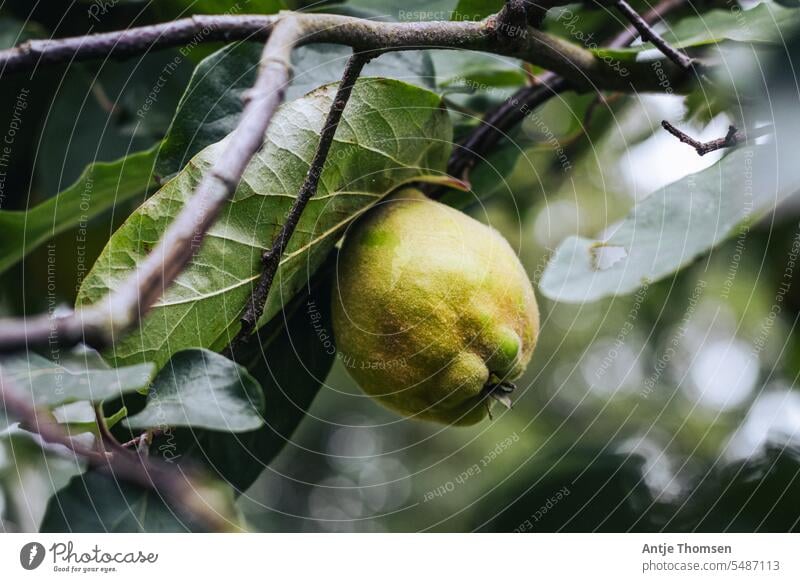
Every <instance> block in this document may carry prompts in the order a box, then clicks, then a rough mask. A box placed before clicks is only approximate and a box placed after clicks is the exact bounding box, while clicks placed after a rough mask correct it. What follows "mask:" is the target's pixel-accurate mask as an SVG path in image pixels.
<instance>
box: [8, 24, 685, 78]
mask: <svg viewBox="0 0 800 582" xmlns="http://www.w3.org/2000/svg"><path fill="white" fill-rule="evenodd" d="M498 17H499V16H498V15H495V16H490V17H488V18H487V19H485V20H483V21H480V22H471V21H448V22H382V21H374V20H367V19H362V18H355V17H351V16H340V15H336V14H320V13H310V14H303V13H285V14H280V15H277V16H261V17H259V16H250V15H243V16H204V17H199V16H198V17H194V18H191V19H185V20H176V21H174V22H169V23H163V24H157V25H152V26H146V27H140V28H131V29H128V30H125V31H120V32H112V33H104V34H98V35H90V36H86V37H74V38H64V39H54V40H34V41H29V42H27V43H25V44H23V45H21V46H19V47H16V48H12V49H8V50H5V51H0V72H4V73H11V72H21V71H26V70H33V69H35V68H36V67H38V66H40V65H52V64H58V63H70V62H74V61H85V60H92V59H97V58H100V57H106V56H109V55H110V56H112V57H116V58H124V57H129V56H132V55H135V54H141V53H145V52H148V51H151V50H155V49H162V48H167V47H176V46H181V45H184V44H186V43H204V42H212V41H219V40H225V41H234V40H253V39H257V40H260V39H263V38H266V37H267V36H269V35H270V34H272V32H273V31H274V30H275V27H276V26H277V23H278V22H280V21H282V20H285V19H290V20H293V21H295V22H296V23H297V24H298V26H299V27H300V28H301V29H302V30H303V31H304V32H305V34H304V36H303V38H302V39H298V43H299V44H312V43H334V44H343V45H347V46H350V47H352V48H353V49H354V50H356V51H357V52H362V53H363V52H369V51H394V50H416V49H420V48H442V49H465V50H475V51H482V52H489V53H495V54H500V55H505V56H511V57H516V58H520V59H523V60H525V61H527V62H530V63H532V64H535V65H538V66H541V67H543V68H545V69H548V70H552V71H555V72H557V73H559V74H560V75H562V76H563V77H565V78H567V79H568V80H570V82H571V83H572V85H573V87H575V88H576V89H579V90H583V91H590V90H600V89H605V90H621V91H631V90H634V89H635V90H638V91H646V90H658V89H659V82H661V80H662V79H660V78H659V77H658V75H656V74H655V72H654V71H653V70H652V68H651V67H650V64H649V63H635V62H633V63H628V64H626V68H627V71H628V74H627V75H621V74H620V73H619V72H618V71H615V70H614V69H613V68H612V67H611V66H609V65H608V64H607V63H605V62H604V61H603V60H602V59H598V58H596V57H595V56H594V55H593V54H592V52H591V51H589V50H587V49H585V48H584V47H581V46H578V45H575V44H573V43H571V42H568V41H566V40H564V39H563V38H560V37H557V36H553V35H550V34H547V33H545V32H542V31H540V30H536V29H534V28H527V29H522V30H521V31H520V34H515V35H509V34H507V33H508V27H507V26H506V22H505V21H504V20H498ZM523 33H524V34H523ZM667 70H668V71H672V72H674V67H667Z"/></svg>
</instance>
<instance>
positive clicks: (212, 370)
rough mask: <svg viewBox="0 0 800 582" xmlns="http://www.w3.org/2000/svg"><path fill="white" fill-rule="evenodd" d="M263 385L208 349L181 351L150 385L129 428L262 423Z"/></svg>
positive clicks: (229, 427)
mask: <svg viewBox="0 0 800 582" xmlns="http://www.w3.org/2000/svg"><path fill="white" fill-rule="evenodd" d="M263 410H264V395H263V393H262V392H261V387H260V386H259V385H258V382H256V381H255V380H254V379H253V377H252V376H250V374H248V373H247V370H245V369H244V368H243V367H242V366H240V365H238V364H236V363H235V362H232V361H230V360H229V359H228V358H226V357H225V356H221V355H219V354H216V353H214V352H209V351H208V350H186V351H183V352H178V353H177V354H175V355H174V356H172V359H170V361H169V362H168V363H167V365H166V366H164V368H163V369H162V370H161V371H160V372H159V373H158V375H157V376H156V378H155V380H153V383H152V385H151V386H150V392H149V393H148V396H147V405H146V406H145V408H144V410H142V411H141V412H140V413H138V414H136V415H134V416H132V417H130V418H129V419H127V420H126V421H124V422H123V424H125V425H126V426H128V427H129V428H154V427H160V426H165V425H166V426H188V427H192V428H197V429H208V430H215V431H216V430H221V431H226V432H243V431H246V430H254V429H257V428H260V427H262V426H263V425H264V421H263V420H262V418H261V413H262V412H263Z"/></svg>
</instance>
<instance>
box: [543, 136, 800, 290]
mask: <svg viewBox="0 0 800 582" xmlns="http://www.w3.org/2000/svg"><path fill="white" fill-rule="evenodd" d="M779 166H780V164H779V163H778V159H777V158H776V153H775V144H769V145H759V146H752V147H743V148H740V149H737V150H735V151H733V152H732V153H730V154H729V155H727V156H725V157H724V158H722V159H721V160H720V161H719V162H718V163H716V164H714V165H713V166H711V167H710V168H707V169H705V170H703V171H702V172H699V173H697V174H693V175H690V176H687V177H686V178H683V179H681V180H678V181H677V182H674V183H672V184H670V185H668V186H666V187H664V188H662V189H661V190H659V191H657V192H654V193H653V194H651V195H650V196H648V197H647V198H645V199H644V200H643V201H642V202H640V203H639V204H637V205H636V206H635V207H634V208H633V210H632V211H631V212H630V214H628V216H627V217H626V218H625V219H624V220H623V221H622V223H621V224H620V225H619V226H618V227H617V228H616V230H615V231H614V233H613V234H612V235H611V236H610V237H608V238H607V239H606V240H593V239H587V238H583V237H577V236H573V237H570V238H568V239H567V240H565V241H564V242H563V243H562V244H561V245H560V246H559V247H558V249H556V252H555V254H554V256H553V257H552V259H551V260H550V263H549V264H548V265H547V268H546V269H545V272H544V275H543V276H542V280H541V283H540V285H539V288H540V290H541V292H542V293H544V295H546V296H547V297H550V298H551V299H555V300H558V301H566V302H576V303H577V302H583V301H594V300H597V299H600V298H603V297H607V296H611V295H622V294H626V293H630V292H632V291H634V290H636V289H638V288H639V287H640V286H642V285H643V284H645V283H649V282H654V281H657V280H659V279H662V278H664V277H666V276H667V275H669V274H670V273H673V272H675V271H677V270H679V269H681V268H682V267H684V266H686V265H688V264H689V263H691V262H692V261H693V260H694V259H695V258H697V257H698V256H700V255H702V254H704V253H706V252H708V251H709V250H710V249H712V248H713V247H714V246H716V245H718V244H719V243H720V242H722V241H724V240H726V239H727V238H729V237H731V236H734V235H735V234H737V233H738V232H740V229H741V228H742V227H744V226H746V225H747V224H748V223H749V222H751V221H753V220H756V219H758V218H759V217H761V216H763V215H764V214H765V213H766V212H768V211H770V210H772V209H774V208H775V206H776V205H777V204H778V203H779V202H781V201H782V200H784V199H785V198H786V197H787V196H789V195H791V194H793V193H794V192H796V191H797V190H798V189H800V172H798V171H796V170H795V171H793V172H782V173H780V174H779V173H778V170H779ZM795 167H796V164H795ZM754 176H757V177H758V178H757V179H755V178H754ZM756 184H757V187H754V185H756Z"/></svg>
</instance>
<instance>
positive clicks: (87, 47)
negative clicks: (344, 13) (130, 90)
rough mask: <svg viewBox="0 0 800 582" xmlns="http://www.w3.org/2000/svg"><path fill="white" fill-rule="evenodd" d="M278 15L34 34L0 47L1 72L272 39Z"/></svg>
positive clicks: (205, 19)
mask: <svg viewBox="0 0 800 582" xmlns="http://www.w3.org/2000/svg"><path fill="white" fill-rule="evenodd" d="M278 18H279V17H277V16H258V15H252V16H251V15H245V16H224V15H220V16H193V17H191V18H184V19H182V20H175V21H173V22H163V23H161V24H153V25H150V26H140V27H136V28H129V29H127V30H120V31H115V32H105V33H101V34H92V35H87V36H76V37H71V38H59V39H41V40H39V39H34V40H29V41H27V42H25V43H23V44H21V45H19V46H18V47H14V48H11V49H7V50H4V51H0V73H5V74H9V73H19V72H22V71H32V70H35V69H37V68H38V67H39V66H44V65H57V64H66V63H72V62H80V61H90V60H94V59H105V58H116V59H124V58H127V57H132V56H135V55H140V54H144V53H147V52H150V51H154V50H159V49H164V48H169V47H175V46H181V45H186V44H190V43H192V44H196V43H207V42H219V41H226V42H230V41H233V40H266V38H267V37H268V36H269V33H270V31H271V30H272V27H273V25H274V24H275V22H276V21H277V20H278Z"/></svg>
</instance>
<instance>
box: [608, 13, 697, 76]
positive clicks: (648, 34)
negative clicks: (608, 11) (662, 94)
mask: <svg viewBox="0 0 800 582" xmlns="http://www.w3.org/2000/svg"><path fill="white" fill-rule="evenodd" d="M614 5H615V6H616V7H617V10H619V11H620V12H621V13H622V15H623V16H625V18H627V19H628V20H629V21H630V23H631V24H632V25H633V26H634V27H635V28H636V30H638V31H639V34H640V35H642V39H643V40H647V41H650V42H651V43H653V45H654V46H655V47H656V48H657V49H658V50H660V51H661V52H662V53H663V54H664V56H666V57H667V58H668V59H669V60H671V61H672V62H673V63H675V64H676V65H678V66H679V67H680V68H681V69H683V70H685V71H689V70H691V69H692V68H693V66H694V62H693V61H692V59H691V58H690V57H689V56H688V55H687V54H686V53H683V52H681V51H679V50H677V49H675V48H673V47H672V46H671V45H670V44H669V43H668V42H667V41H666V40H664V38H663V37H662V36H661V35H660V34H658V33H657V32H656V31H655V30H653V27H652V26H650V24H649V23H648V22H647V21H646V20H645V19H644V18H643V17H642V16H640V15H639V13H638V12H636V10H634V9H633V8H632V7H631V5H630V4H628V2H627V1H626V0H614Z"/></svg>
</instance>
